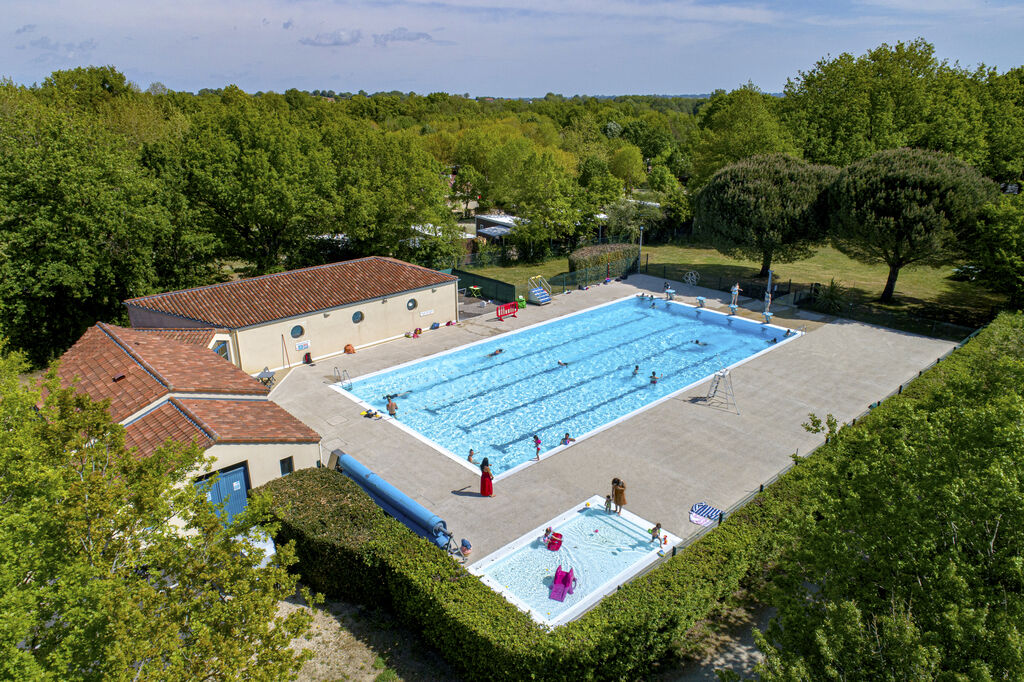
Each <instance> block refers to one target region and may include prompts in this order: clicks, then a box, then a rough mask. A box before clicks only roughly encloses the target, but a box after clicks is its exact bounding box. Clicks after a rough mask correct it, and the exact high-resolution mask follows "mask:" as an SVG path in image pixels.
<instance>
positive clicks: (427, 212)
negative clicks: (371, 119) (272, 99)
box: [322, 117, 480, 256]
mask: <svg viewBox="0 0 1024 682" xmlns="http://www.w3.org/2000/svg"><path fill="white" fill-rule="evenodd" d="M322 133H323V146H324V149H325V151H326V152H327V153H328V155H329V162H330V164H331V167H332V185H331V187H330V189H329V192H328V194H327V195H326V196H328V197H329V205H328V206H327V207H325V209H324V210H325V216H324V217H325V220H326V223H325V225H324V230H323V232H324V233H334V234H344V235H345V238H346V240H347V241H348V244H349V249H350V253H351V255H356V256H366V255H385V254H393V253H397V251H398V250H399V249H400V248H401V244H402V242H403V240H407V239H409V238H410V237H412V236H413V235H412V232H411V231H410V230H411V228H412V226H413V225H423V224H428V223H429V224H433V225H438V226H446V225H450V224H452V223H453V219H452V215H451V210H450V209H449V206H448V196H449V190H450V188H449V186H448V179H447V178H448V174H447V173H446V172H445V168H443V167H442V166H441V165H440V164H439V163H438V162H437V161H435V160H434V159H433V158H431V157H430V155H429V154H427V153H426V152H425V151H423V150H422V149H421V148H420V147H419V146H417V145H416V144H415V143H414V142H413V141H411V140H410V139H409V138H407V137H404V136H400V135H396V134H389V133H385V132H382V131H379V130H376V129H371V128H368V127H366V126H365V125H362V124H360V123H359V122H356V121H353V120H352V119H349V118H347V117H337V118H333V119H330V120H328V121H327V122H325V123H324V124H323V127H322ZM475 180H476V181H478V182H479V181H480V178H479V176H476V178H475Z"/></svg>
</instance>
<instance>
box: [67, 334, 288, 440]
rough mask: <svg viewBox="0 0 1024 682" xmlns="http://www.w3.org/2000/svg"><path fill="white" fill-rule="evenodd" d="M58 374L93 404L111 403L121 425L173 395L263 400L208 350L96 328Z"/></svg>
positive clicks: (251, 383)
mask: <svg viewBox="0 0 1024 682" xmlns="http://www.w3.org/2000/svg"><path fill="white" fill-rule="evenodd" d="M58 375H59V376H60V378H61V382H62V383H63V384H64V385H65V386H67V385H70V384H71V383H72V381H73V380H74V379H75V378H78V380H79V384H78V385H79V388H80V390H82V391H84V392H85V393H88V394H89V396H90V397H91V398H92V399H93V400H106V399H109V400H110V409H109V412H110V416H111V418H112V419H113V420H114V421H116V422H120V421H123V420H124V419H127V418H128V417H129V416H131V415H132V414H133V413H135V412H136V411H138V410H140V409H142V408H143V407H145V406H146V405H149V404H150V403H152V402H154V401H155V400H158V399H159V398H161V397H162V396H165V395H167V394H168V393H172V392H181V393H214V394H220V395H223V394H234V395H267V393H268V392H269V391H268V389H267V388H266V387H265V386H263V385H262V384H260V383H259V382H258V381H256V380H255V379H253V378H252V377H250V376H249V375H248V374H246V373H245V372H243V371H242V370H240V369H238V368H237V367H235V366H234V365H232V364H231V363H230V362H228V361H227V360H225V359H224V358H222V357H220V356H219V355H217V354H216V353H214V352H213V351H211V350H209V349H207V348H205V347H202V346H197V345H193V344H186V343H182V342H181V341H177V340H175V339H173V338H167V337H166V336H164V335H159V334H152V333H149V332H141V331H139V330H135V329H125V328H123V327H116V326H114V325H109V324H104V323H102V322H101V323H99V324H97V325H96V326H94V327H90V328H89V329H88V330H86V332H85V334H83V335H82V338H80V339H79V340H78V342H77V343H75V345H74V346H72V347H71V348H70V349H68V351H67V352H66V353H64V355H63V356H62V357H61V362H60V367H59V369H58Z"/></svg>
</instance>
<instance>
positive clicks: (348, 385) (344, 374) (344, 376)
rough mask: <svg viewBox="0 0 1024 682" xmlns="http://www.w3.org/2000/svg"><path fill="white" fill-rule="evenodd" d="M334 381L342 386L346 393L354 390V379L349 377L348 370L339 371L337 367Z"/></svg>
mask: <svg viewBox="0 0 1024 682" xmlns="http://www.w3.org/2000/svg"><path fill="white" fill-rule="evenodd" d="M334 381H335V383H338V384H341V387H342V388H343V389H345V390H346V391H348V390H351V389H352V377H350V376H349V375H348V370H347V369H338V368H337V366H335V368H334Z"/></svg>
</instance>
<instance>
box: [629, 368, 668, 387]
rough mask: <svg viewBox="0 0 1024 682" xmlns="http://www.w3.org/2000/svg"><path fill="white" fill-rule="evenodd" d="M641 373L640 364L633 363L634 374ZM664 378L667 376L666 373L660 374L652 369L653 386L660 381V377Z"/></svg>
mask: <svg viewBox="0 0 1024 682" xmlns="http://www.w3.org/2000/svg"><path fill="white" fill-rule="evenodd" d="M639 373H640V365H633V376H636V375H637V374H639ZM664 378H665V375H664V374H658V373H657V372H654V371H652V372H651V377H650V379H651V385H652V386H654V385H656V384H657V383H658V379H664Z"/></svg>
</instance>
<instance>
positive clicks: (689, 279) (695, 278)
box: [683, 270, 700, 286]
mask: <svg viewBox="0 0 1024 682" xmlns="http://www.w3.org/2000/svg"><path fill="white" fill-rule="evenodd" d="M699 281H700V273H699V272H697V271H696V270H690V271H689V272H687V273H686V274H685V275H683V282H685V283H686V284H689V285H690V286H697V282H699Z"/></svg>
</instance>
